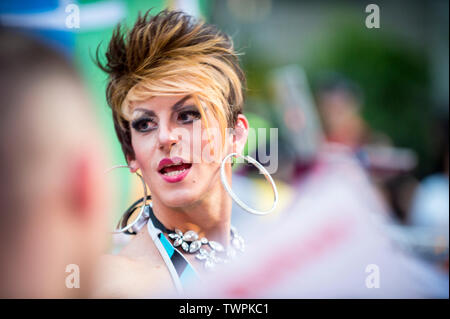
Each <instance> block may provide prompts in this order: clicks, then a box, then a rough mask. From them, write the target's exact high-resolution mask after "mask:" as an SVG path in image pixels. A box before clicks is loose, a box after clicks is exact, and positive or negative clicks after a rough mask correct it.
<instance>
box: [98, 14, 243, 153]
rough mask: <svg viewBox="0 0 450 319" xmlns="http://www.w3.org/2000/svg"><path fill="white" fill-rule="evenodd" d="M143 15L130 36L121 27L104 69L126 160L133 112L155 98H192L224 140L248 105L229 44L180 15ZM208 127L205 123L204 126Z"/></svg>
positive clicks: (225, 37) (210, 27)
mask: <svg viewBox="0 0 450 319" xmlns="http://www.w3.org/2000/svg"><path fill="white" fill-rule="evenodd" d="M150 11H151V10H148V11H147V12H146V13H145V14H144V15H143V16H141V15H140V14H139V16H138V19H137V21H136V23H135V24H134V26H133V28H132V29H131V30H129V31H126V30H124V28H123V27H122V26H121V25H120V24H119V25H118V26H117V27H116V29H115V30H114V32H113V35H112V37H111V40H110V42H109V46H108V49H107V52H106V60H107V61H106V63H105V64H102V63H101V62H100V59H99V50H97V64H98V65H99V67H100V68H101V69H102V70H103V71H105V72H106V73H108V75H109V81H108V86H107V90H106V97H107V101H108V104H109V106H110V107H111V109H112V112H113V119H114V127H115V130H116V133H117V136H118V138H119V141H120V143H121V145H122V150H123V152H124V154H125V156H127V155H128V156H129V157H130V158H131V159H134V151H133V148H132V146H131V133H130V122H129V111H130V106H131V104H132V103H133V102H138V101H144V100H146V99H149V98H151V97H154V96H164V95H178V94H180V95H182V94H183V95H184V94H190V95H191V96H192V97H193V100H194V101H195V103H196V104H197V107H198V108H199V111H200V114H201V116H202V120H204V121H206V116H205V109H206V107H207V108H208V110H211V111H212V114H213V115H214V117H215V118H216V119H217V120H218V122H219V125H220V129H221V131H222V132H223V136H225V130H226V128H227V127H234V126H235V124H236V120H237V116H238V114H240V113H242V107H243V104H244V94H243V90H244V88H245V76H244V73H243V72H242V69H241V68H240V66H239V60H238V54H237V53H236V52H235V50H234V47H233V42H232V40H231V38H230V37H229V36H228V35H226V34H224V33H222V32H221V31H219V30H218V29H217V28H216V27H215V26H213V25H210V24H206V23H204V22H202V21H199V20H196V19H194V18H193V17H191V16H189V15H187V14H186V13H184V12H181V11H170V10H164V11H161V12H160V13H158V14H157V15H155V16H151V15H150ZM205 124H206V127H208V123H207V121H206V122H205Z"/></svg>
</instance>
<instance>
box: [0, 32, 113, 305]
mask: <svg viewBox="0 0 450 319" xmlns="http://www.w3.org/2000/svg"><path fill="white" fill-rule="evenodd" d="M0 44H1V46H2V49H1V51H0V69H1V73H0V96H1V105H0V178H1V181H2V182H1V184H0V185H1V186H0V282H1V285H0V297H12V298H15V297H19V298H22V297H25V298H47V297H56V298H65V297H85V296H87V295H86V294H87V292H88V290H89V282H90V277H91V276H92V271H91V270H92V268H93V267H92V265H93V262H94V261H95V256H96V255H97V254H99V253H100V252H101V250H102V248H103V244H104V242H103V241H104V238H103V236H102V235H101V234H104V233H105V229H104V226H105V224H106V222H105V211H106V207H105V204H106V196H105V194H106V190H105V187H104V186H105V185H103V175H102V174H103V173H102V171H103V168H104V166H103V159H102V158H101V156H99V155H100V154H102V152H101V151H102V150H101V144H100V143H99V142H100V139H99V134H98V132H97V131H96V129H95V125H94V120H93V115H92V114H91V111H92V108H91V107H90V105H89V102H88V99H87V96H86V94H85V92H84V90H83V87H82V84H81V82H80V80H79V78H78V77H77V75H76V73H75V71H74V69H73V68H72V66H71V64H70V63H69V62H68V61H66V59H65V57H63V56H61V55H60V54H59V53H58V52H55V51H53V50H52V49H51V48H48V47H47V46H45V45H43V44H42V43H40V42H38V41H37V40H35V39H31V38H28V37H27V36H25V35H23V34H20V33H16V32H14V31H11V30H3V29H0ZM68 265H72V266H68ZM74 265H75V266H74ZM78 270H79V275H80V276H79V278H80V281H79V287H80V288H68V287H73V286H75V287H76V286H78V282H77V275H78V273H77V271H78ZM66 271H68V272H66Z"/></svg>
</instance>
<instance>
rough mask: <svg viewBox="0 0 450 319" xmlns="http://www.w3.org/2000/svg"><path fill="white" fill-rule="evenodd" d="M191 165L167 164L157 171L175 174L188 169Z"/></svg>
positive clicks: (166, 174) (164, 173)
mask: <svg viewBox="0 0 450 319" xmlns="http://www.w3.org/2000/svg"><path fill="white" fill-rule="evenodd" d="M191 166H192V164H190V163H181V164H169V165H167V166H164V167H163V168H162V169H160V170H159V172H160V173H161V174H163V175H165V176H176V175H180V174H182V173H183V172H185V171H186V170H188V169H190V168H191Z"/></svg>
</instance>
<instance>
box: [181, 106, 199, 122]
mask: <svg viewBox="0 0 450 319" xmlns="http://www.w3.org/2000/svg"><path fill="white" fill-rule="evenodd" d="M200 118H201V115H200V112H199V111H198V109H197V108H196V107H195V106H186V107H184V108H182V109H180V110H178V111H177V112H176V120H177V122H179V123H181V124H190V123H192V122H194V121H196V120H198V119H200Z"/></svg>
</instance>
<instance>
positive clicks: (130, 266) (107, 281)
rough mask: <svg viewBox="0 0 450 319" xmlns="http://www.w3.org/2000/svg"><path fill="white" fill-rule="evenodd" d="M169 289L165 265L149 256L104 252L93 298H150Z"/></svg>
mask: <svg viewBox="0 0 450 319" xmlns="http://www.w3.org/2000/svg"><path fill="white" fill-rule="evenodd" d="M170 289H172V280H171V277H170V274H169V272H168V270H167V268H166V266H165V265H164V264H162V263H159V262H155V260H152V259H150V258H146V257H145V256H144V257H129V256H123V255H109V254H108V255H103V256H101V258H100V260H99V263H98V267H97V276H96V282H95V285H94V287H93V298H150V297H152V296H155V295H158V294H159V293H162V292H164V291H166V290H169V291H170Z"/></svg>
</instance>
